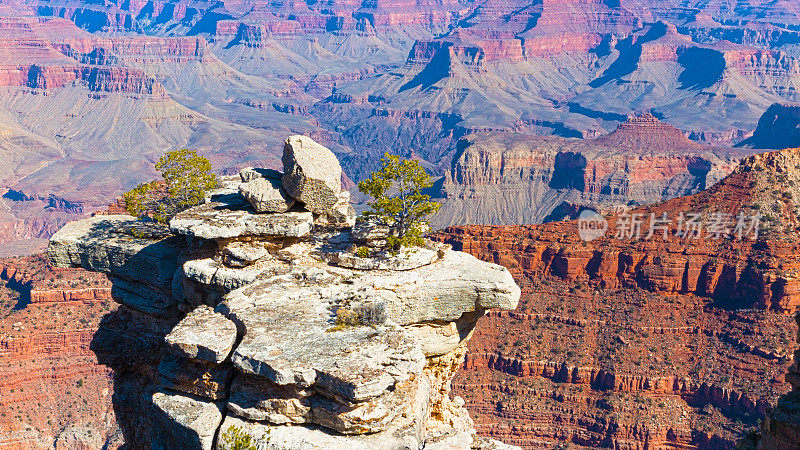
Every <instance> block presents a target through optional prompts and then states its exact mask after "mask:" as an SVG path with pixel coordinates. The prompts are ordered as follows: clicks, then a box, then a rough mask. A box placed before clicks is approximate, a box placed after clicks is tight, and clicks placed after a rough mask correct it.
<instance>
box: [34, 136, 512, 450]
mask: <svg viewBox="0 0 800 450" xmlns="http://www.w3.org/2000/svg"><path fill="white" fill-rule="evenodd" d="M290 141H291V139H290ZM315 145H316V144H315ZM289 147H291V148H292V149H293V153H292V154H290V155H288V156H286V157H287V158H288V160H290V161H294V163H292V164H296V165H297V168H296V170H295V169H292V170H294V172H292V173H291V174H289V175H284V176H283V183H284V186H285V185H286V184H287V179H291V180H293V181H291V182H292V183H299V184H302V183H306V184H305V185H303V186H304V187H303V189H312V191H313V192H315V194H314V196H313V198H312V199H311V200H309V199H308V198H307V200H309V202H305V201H303V200H302V199H301V198H298V197H302V195H301V194H297V190H296V189H295V190H292V189H289V188H287V189H286V190H287V192H289V193H291V195H293V196H294V195H296V196H297V197H295V198H297V200H298V201H300V202H303V204H304V206H302V207H300V209H297V210H296V211H295V210H293V211H291V212H265V213H259V212H257V211H256V210H255V209H253V207H252V206H251V205H250V204H249V203H247V202H246V201H245V200H244V199H243V198H242V197H241V196H240V197H238V198H237V197H236V196H238V195H239V194H236V193H231V191H233V190H234V189H235V188H236V187H235V186H232V185H230V186H229V185H226V186H225V188H224V191H221V192H219V193H211V195H209V202H208V203H206V204H203V205H200V206H197V207H194V208H190V209H188V210H186V211H184V212H182V213H180V214H178V215H177V216H175V218H174V219H173V220H172V221H171V223H170V226H169V228H165V227H162V228H160V229H159V228H158V227H151V228H152V229H151V230H149V231H148V232H143V231H142V232H137V233H131V232H126V231H125V230H131V229H135V228H136V227H141V226H142V225H141V222H138V221H137V220H136V219H135V218H133V217H127V216H107V217H105V218H91V219H85V220H83V221H79V222H76V223H72V224H69V225H68V226H67V227H65V228H64V229H62V231H60V232H58V233H56V235H55V236H54V237H53V238H52V241H51V247H50V251H49V254H50V257H51V259H52V260H53V262H54V264H56V265H59V266H81V267H85V268H87V269H90V270H96V271H100V272H105V273H108V274H110V275H111V276H112V280H116V281H115V287H116V283H119V285H120V287H119V289H118V291H119V292H123V291H124V292H126V293H131V295H127V296H126V295H121V296H119V297H118V298H117V299H118V300H119V301H120V302H121V303H123V305H124V306H123V307H121V308H120V310H119V311H118V313H115V316H114V317H109V318H107V320H105V322H106V326H105V328H103V327H101V329H102V331H103V336H102V339H101V338H98V339H96V343H93V349H94V350H95V352H96V353H98V355H99V356H100V357H101V359H102V360H103V361H104V362H105V363H107V364H109V365H110V366H111V367H112V368H113V369H114V370H115V373H116V375H117V376H116V377H115V380H117V381H116V383H117V385H115V392H119V393H120V394H119V399H120V400H119V401H120V402H124V405H125V406H124V408H123V407H121V406H120V407H119V408H118V410H119V414H120V415H121V417H120V423H121V424H122V426H123V434H124V435H125V437H126V440H127V441H128V443H129V444H131V445H132V446H134V447H136V446H147V445H151V444H153V443H159V445H162V446H164V447H174V446H180V447H181V448H198V449H210V448H213V446H214V445H219V443H220V442H221V440H222V439H223V436H224V434H225V432H226V431H227V430H228V428H229V427H230V426H238V427H241V429H242V430H244V431H246V432H248V433H250V434H251V435H252V436H253V437H254V439H255V442H256V443H257V445H258V448H269V449H271V448H275V449H295V448H298V449H299V448H304V449H305V448H325V449H329V448H333V449H336V448H342V449H344V448H348V449H349V448H370V449H374V448H391V449H395V448H409V449H419V448H470V447H474V448H484V447H485V448H503V447H489V444H485V442H484V441H481V440H480V439H478V438H477V437H476V436H475V430H474V429H473V428H472V421H471V419H470V418H469V415H468V413H467V411H466V409H464V408H463V401H462V402H457V401H453V400H451V399H450V397H449V391H450V387H449V386H450V380H451V379H452V377H453V375H454V374H455V371H456V370H458V367H459V366H460V365H461V363H462V362H463V359H464V355H465V352H466V342H467V340H468V339H469V337H470V336H471V332H472V329H473V327H474V325H475V323H476V322H477V320H479V318H480V317H481V316H482V315H483V314H484V312H485V311H486V310H487V309H492V308H497V309H513V308H515V307H516V305H517V302H518V300H519V296H520V290H519V287H518V286H517V285H516V284H515V283H514V280H513V279H512V277H511V275H510V273H509V272H508V271H507V270H506V269H504V268H502V267H500V266H496V265H494V264H490V263H486V262H481V261H479V260H478V259H476V258H474V257H472V256H470V255H467V254H465V253H461V252H454V251H452V250H450V249H449V247H446V246H438V245H435V244H433V243H429V244H428V245H427V246H426V248H421V249H418V250H417V251H414V252H401V253H400V254H399V255H396V256H393V258H394V260H393V261H394V262H393V263H392V264H387V263H386V260H385V259H381V256H380V255H379V254H376V255H375V256H374V257H372V258H374V259H375V260H374V261H370V257H356V256H355V255H354V254H353V252H354V251H355V249H356V248H357V246H358V245H359V242H357V239H354V237H353V234H352V233H351V228H350V226H351V224H352V223H353V222H354V221H353V220H349V219H348V220H347V221H334V220H330V218H331V217H333V215H332V213H329V212H328V213H325V212H322V213H319V212H312V211H313V208H314V207H313V206H311V205H312V204H314V202H315V201H317V200H319V201H320V202H319V203H318V204H317V205H325V204H328V203H330V205H329V206H333V205H335V204H336V203H337V202H339V201H340V198H341V196H340V195H339V191H340V189H341V186H340V185H338V184H336V183H338V182H339V178H336V177H339V176H340V175H341V174H338V175H336V174H335V173H334V172H336V170H332V171H330V170H327V169H330V168H331V166H332V164H331V163H330V162H329V161H327V160H324V158H323V159H322V160H320V161H315V160H313V155H314V154H315V153H316V152H318V151H319V149H317V148H316V147H315V146H314V145H310V144H308V143H307V142H299V143H292V144H291V145H289V144H288V143H287V152H289V150H288V148H289ZM301 150H302V151H301ZM326 150H327V149H326ZM309 158H311V159H309ZM337 164H338V163H337ZM323 169H326V170H323ZM334 169H335V167H334ZM250 172H253V173H250ZM300 172H302V176H300V175H298V174H300ZM243 173H245V171H243ZM245 175H246V176H245ZM245 175H242V176H241V180H242V184H244V183H245V182H249V183H252V182H253V180H258V179H262V178H259V172H258V169H251V170H250V171H247V172H246V174H245ZM334 175H336V177H334ZM298 177H299V178H298ZM301 178H302V179H301ZM334 178H336V181H335V183H334ZM297 180H300V181H297ZM314 183H317V184H314ZM319 183H321V184H319ZM309 186H312V187H309ZM313 186H316V187H313ZM298 189H299V188H298ZM337 189H338V190H337ZM304 192H311V191H307V190H306V191H304ZM328 194H331V195H328ZM332 198H335V199H336V200H335V201H333V202H332V203H331V199H332ZM348 206H349V205H348ZM320 207H321V208H322V207H323V206H320ZM294 208H298V206H297V205H295V207H294ZM302 208H308V210H305V211H304V210H302ZM148 227H150V225H148ZM359 232H360V233H362V236H363V234H366V235H371V233H370V232H369V230H363V229H360V230H359ZM373 234H374V233H373ZM360 238H361V237H360ZM362 242H363V240H362ZM355 258H359V259H360V260H364V261H363V263H359V264H349V263H346V261H350V262H352V261H357V260H356V259H355ZM133 293H135V295H136V301H131V296H132V295H133ZM117 316H119V317H117ZM150 316H158V317H163V318H161V319H156V318H155V317H153V322H152V323H153V324H154V325H150V324H149V323H148V320H147V319H146V318H147V317H150ZM132 318H136V321H135V322H131V319H132ZM127 323H130V324H136V326H134V327H131V328H129V327H127V326H126V325H125V324H127ZM155 324H158V326H155ZM144 343H146V347H142V345H143V344H144ZM126 345H130V346H131V348H134V349H136V348H146V349H147V351H146V352H137V351H127V350H126V349H125V347H126ZM106 354H107V355H106ZM214 436H216V438H215V437H214ZM215 439H216V440H215ZM481 442H484V444H485V445H484V444H481ZM491 445H492V446H497V445H501V444H499V443H496V442H494V443H491Z"/></svg>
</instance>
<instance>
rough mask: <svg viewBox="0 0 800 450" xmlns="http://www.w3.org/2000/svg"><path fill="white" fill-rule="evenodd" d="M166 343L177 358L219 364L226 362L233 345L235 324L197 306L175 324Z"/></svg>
mask: <svg viewBox="0 0 800 450" xmlns="http://www.w3.org/2000/svg"><path fill="white" fill-rule="evenodd" d="M166 342H167V345H169V347H170V349H171V350H172V351H173V352H174V353H175V354H177V355H179V356H183V357H186V358H190V359H196V360H201V361H206V362H210V363H215V364H219V363H221V362H223V361H225V360H226V359H227V358H228V355H230V353H231V350H232V349H233V344H234V343H235V342H236V324H234V323H233V322H231V321H230V320H228V319H226V318H225V316H223V315H222V314H218V313H215V312H214V310H213V309H211V308H209V307H207V306H200V307H198V308H196V309H195V310H194V311H192V312H191V313H189V314H187V315H186V317H184V318H183V320H181V321H180V322H178V325H176V326H175V328H173V329H172V331H171V332H170V333H169V334H168V335H167V337H166Z"/></svg>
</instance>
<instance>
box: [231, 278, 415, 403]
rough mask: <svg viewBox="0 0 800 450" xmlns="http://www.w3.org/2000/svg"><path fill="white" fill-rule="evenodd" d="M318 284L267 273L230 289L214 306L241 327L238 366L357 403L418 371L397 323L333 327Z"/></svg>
mask: <svg viewBox="0 0 800 450" xmlns="http://www.w3.org/2000/svg"><path fill="white" fill-rule="evenodd" d="M320 291H321V289H317V288H313V287H307V288H306V287H298V286H296V285H294V286H293V285H290V284H285V285H281V284H278V285H276V284H275V283H274V282H273V281H271V280H266V281H260V282H256V283H254V284H253V285H250V286H247V287H245V288H242V289H240V290H237V291H234V292H232V293H230V294H229V295H228V297H227V299H226V301H225V302H224V303H223V304H222V305H220V307H219V308H218V309H219V310H221V311H223V312H224V314H226V315H227V316H228V317H229V318H231V319H232V320H234V321H235V322H237V323H240V324H241V326H242V327H243V328H244V330H245V334H244V337H243V338H242V342H241V343H240V344H239V346H238V347H237V348H236V350H235V351H234V354H233V361H234V364H235V365H236V367H237V368H239V369H240V370H242V371H244V372H246V373H251V374H254V375H259V376H262V377H265V378H268V379H270V380H271V381H273V382H275V383H277V384H297V385H298V386H303V387H308V386H312V385H313V386H316V387H317V388H318V389H320V390H325V391H328V392H331V393H332V394H335V395H337V396H339V397H341V398H344V399H347V400H350V401H354V402H357V401H363V400H365V399H368V398H371V397H375V396H377V395H381V394H382V393H384V391H385V390H386V389H387V388H389V387H390V386H393V385H394V384H395V383H397V382H399V381H403V380H405V379H406V378H407V377H408V376H409V374H410V373H418V372H419V371H421V370H422V365H423V364H424V355H423V354H422V352H421V351H419V349H418V348H417V347H416V346H415V343H414V341H413V339H412V338H411V336H410V335H408V334H407V333H406V332H405V331H403V330H402V329H400V328H398V327H395V326H390V325H386V326H379V327H378V328H373V327H369V326H360V327H351V328H347V329H342V330H340V331H334V330H332V327H333V326H334V313H333V312H332V311H331V306H332V305H331V302H330V300H328V299H324V298H323V297H322V295H321V294H322V293H321V292H320Z"/></svg>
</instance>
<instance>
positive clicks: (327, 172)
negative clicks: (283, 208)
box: [282, 136, 342, 214]
mask: <svg viewBox="0 0 800 450" xmlns="http://www.w3.org/2000/svg"><path fill="white" fill-rule="evenodd" d="M282 180H283V188H284V189H286V192H288V193H289V195H291V196H292V197H294V198H295V199H297V200H298V201H300V202H302V203H303V204H305V207H306V209H308V210H309V211H311V212H314V213H317V214H327V213H328V212H329V211H331V209H332V208H333V206H334V205H336V204H337V203H338V202H339V200H340V198H339V193H340V192H341V191H342V167H341V166H340V165H339V160H338V159H337V158H336V155H334V154H333V152H332V151H330V150H328V149H327V148H325V147H323V146H322V145H320V144H318V143H316V142H314V140H313V139H311V138H309V137H307V136H292V137H290V138H289V139H287V140H286V144H285V146H284V150H283V178H282Z"/></svg>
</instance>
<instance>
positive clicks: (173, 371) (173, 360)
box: [158, 355, 231, 400]
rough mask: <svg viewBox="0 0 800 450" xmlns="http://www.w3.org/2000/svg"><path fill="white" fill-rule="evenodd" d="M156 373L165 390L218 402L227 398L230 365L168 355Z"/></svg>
mask: <svg viewBox="0 0 800 450" xmlns="http://www.w3.org/2000/svg"><path fill="white" fill-rule="evenodd" d="M158 373H159V374H160V375H161V385H162V386H164V387H165V388H169V389H172V390H176V391H180V392H185V393H187V394H192V395H197V396H200V397H206V398H210V399H211V400H219V399H222V398H225V397H226V396H227V392H228V385H229V383H230V379H231V365H230V364H212V363H208V362H205V361H202V362H201V361H196V360H192V359H188V358H182V357H178V356H174V355H168V356H167V357H165V358H164V359H163V360H162V361H161V363H160V364H159V365H158Z"/></svg>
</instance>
